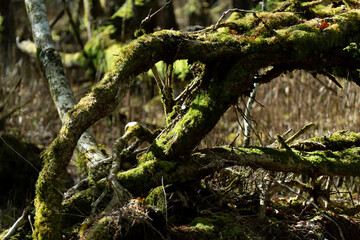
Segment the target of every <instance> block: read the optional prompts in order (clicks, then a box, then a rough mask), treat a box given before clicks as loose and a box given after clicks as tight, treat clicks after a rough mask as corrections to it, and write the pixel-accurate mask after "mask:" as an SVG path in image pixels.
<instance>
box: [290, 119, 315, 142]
mask: <svg viewBox="0 0 360 240" xmlns="http://www.w3.org/2000/svg"><path fill="white" fill-rule="evenodd" d="M314 125H315V123H309V124H307V125H305V126H304V127H302V128H301V129H300V130H299V131H297V132H296V133H295V134H294V135H292V136H291V137H289V138H288V139H287V140H286V141H285V143H286V144H290V143H292V142H293V141H294V140H295V139H297V138H298V137H299V136H300V135H302V134H304V133H305V132H306V131H307V130H308V129H310V128H311V127H312V126H314Z"/></svg>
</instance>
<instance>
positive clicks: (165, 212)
mask: <svg viewBox="0 0 360 240" xmlns="http://www.w3.org/2000/svg"><path fill="white" fill-rule="evenodd" d="M161 186H162V189H163V193H164V214H165V222H166V224H167V222H168V218H167V200H166V191H165V186H164V177H163V176H162V177H161Z"/></svg>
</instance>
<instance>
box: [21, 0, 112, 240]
mask: <svg viewBox="0 0 360 240" xmlns="http://www.w3.org/2000/svg"><path fill="white" fill-rule="evenodd" d="M25 4H26V9H27V12H28V16H29V19H30V23H31V27H32V32H33V38H34V42H35V44H36V47H37V54H38V56H39V61H40V63H41V66H42V70H43V72H44V75H45V77H46V79H47V81H48V83H49V88H50V92H51V96H52V98H53V101H54V103H55V106H56V108H57V110H58V113H59V116H60V119H61V121H62V122H64V119H65V118H66V113H67V112H68V110H69V109H71V108H73V107H74V106H75V104H76V99H75V96H74V94H73V92H72V90H71V88H70V86H69V84H68V82H67V80H66V78H65V75H64V70H63V66H62V63H61V58H60V55H59V53H58V52H57V51H56V50H55V46H54V42H53V40H52V37H51V32H50V27H49V23H48V21H47V15H46V8H45V4H44V2H43V1H42V0H25ZM77 146H78V150H79V152H86V153H87V156H88V160H89V161H88V164H89V165H91V164H93V163H95V162H96V161H99V160H102V159H104V158H105V157H106V156H105V155H104V154H103V153H102V152H101V151H100V150H99V149H98V147H97V143H96V141H95V139H94V137H93V136H92V135H91V133H90V131H88V130H87V131H86V132H85V133H84V134H83V135H82V136H81V138H80V140H79V142H78V145H77ZM90 150H91V151H90ZM59 153H60V152H59ZM71 154H72V153H70V154H68V155H69V156H68V157H69V159H70V157H71ZM64 155H66V153H64ZM49 165H52V163H51V161H49V162H46V161H45V166H44V169H43V170H42V171H41V173H40V177H39V180H38V182H37V187H36V199H35V207H36V210H37V211H36V218H35V232H34V235H33V236H34V238H39V239H42V238H44V239H59V238H60V227H59V223H58V222H59V218H60V216H59V215H58V212H59V211H60V204H61V199H62V191H63V189H62V187H63V186H62V182H63V180H62V177H63V174H64V171H65V167H61V171H60V172H59V175H56V176H54V175H53V173H55V172H58V171H52V170H50V169H51V166H49ZM45 212H47V214H44V213H45ZM50 212H52V213H53V214H49V213H50ZM49 215H53V216H51V218H52V220H50V221H48V220H49V219H47V217H46V216H49Z"/></svg>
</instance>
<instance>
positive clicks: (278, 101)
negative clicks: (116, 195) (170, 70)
mask: <svg viewBox="0 0 360 240" xmlns="http://www.w3.org/2000/svg"><path fill="white" fill-rule="evenodd" d="M64 2H65V1H62V0H47V1H46V5H47V9H48V18H49V22H52V21H53V20H54V19H55V18H56V17H57V16H58V15H59V13H60V11H61V10H62V9H63V8H64ZM84 2H85V1H84ZM84 2H83V1H80V0H75V1H68V2H67V5H68V7H69V9H71V11H72V15H73V17H74V19H77V20H78V21H79V22H78V24H79V29H80V33H81V35H80V37H81V39H82V41H83V42H86V40H87V39H88V34H87V31H86V26H85V23H84V19H83V17H84V5H83V4H84ZM105 2H106V8H105V9H103V11H102V12H101V13H96V14H95V15H94V16H97V17H96V18H95V19H94V20H93V21H94V22H93V23H94V25H95V26H97V25H100V24H101V23H102V21H104V20H106V19H107V18H109V17H110V16H111V15H112V14H113V13H114V11H115V10H116V9H118V8H119V7H120V6H121V5H122V4H123V2H124V1H116V0H106V1H105ZM158 2H159V5H160V6H162V5H163V4H164V3H165V1H160V0H159V1H158ZM236 2H240V1H226V0H224V1H205V0H201V1H191V0H190V1H183V0H173V7H174V14H175V19H176V25H174V26H171V27H170V28H175V29H176V28H178V29H182V30H185V29H187V28H189V27H190V26H198V25H199V26H209V25H211V24H215V23H216V21H217V20H218V19H219V17H220V16H221V14H222V13H223V12H224V11H225V10H226V9H229V8H232V7H234V6H235V7H241V6H237V5H236V4H239V3H236ZM277 4H278V1H268V7H269V10H271V9H272V8H275V7H276V6H277ZM251 5H253V6H244V7H250V8H251V7H253V8H256V9H258V10H260V9H261V5H260V3H259V4H255V3H252V4H251ZM0 15H1V16H0V23H1V25H0V33H1V38H0V40H1V46H0V51H1V52H0V54H1V55H0V57H1V59H0V136H3V137H2V139H1V140H0V151H2V153H4V154H3V155H2V156H0V182H1V184H0V192H1V200H0V204H1V205H0V230H2V229H6V228H8V227H10V226H11V225H12V224H13V223H14V222H15V220H16V219H17V218H18V217H19V216H20V215H21V212H22V208H23V207H24V206H25V205H26V204H27V203H28V202H29V201H31V200H32V197H33V195H32V191H33V188H31V187H29V186H27V187H29V188H28V190H26V191H25V192H24V190H23V189H22V188H21V187H23V186H22V184H23V183H22V182H24V181H26V179H30V178H31V176H32V175H34V174H35V175H36V171H35V172H34V170H33V169H32V168H31V167H29V166H28V164H27V163H26V161H25V160H24V159H23V158H25V159H28V158H31V155H32V153H30V151H29V149H32V148H33V149H34V151H33V152H35V153H34V154H36V152H37V151H40V150H42V149H44V147H46V146H48V145H49V144H50V142H51V141H52V140H53V139H54V138H55V137H56V135H57V134H58V131H59V129H60V127H61V122H60V120H59V117H58V114H57V111H56V108H55V106H54V104H53V102H52V100H51V96H50V93H49V89H48V86H47V83H46V81H45V80H44V77H43V74H42V71H41V68H40V66H39V64H38V62H37V61H36V59H35V58H34V57H33V56H31V55H29V54H26V53H23V52H22V51H20V50H19V48H18V47H17V45H16V42H18V43H19V42H21V41H23V40H27V39H31V38H32V37H31V32H30V27H29V22H28V18H27V15H26V10H25V6H24V2H23V1H21V0H11V1H10V0H2V1H1V3H0ZM52 35H53V39H54V40H55V43H56V47H57V48H58V49H57V50H59V51H61V52H68V53H70V52H78V51H79V50H80V49H81V46H79V44H78V43H77V41H76V39H75V34H74V32H73V30H72V28H71V26H70V24H69V18H68V16H67V15H66V14H64V15H63V16H62V17H61V18H60V19H59V20H58V21H57V22H56V23H55V24H54V25H53V26H52ZM127 41H129V40H128V39H124V42H127ZM187 71H188V73H187V74H191V72H190V70H187ZM65 74H66V77H67V79H68V81H69V82H70V85H71V87H72V90H73V92H74V93H75V96H76V98H77V100H79V99H80V98H81V97H83V96H84V95H85V93H86V92H88V91H89V90H90V89H91V86H93V84H95V83H96V82H97V81H99V80H100V79H101V76H102V74H103V73H102V72H100V71H98V72H95V73H89V71H87V70H86V69H83V68H80V67H70V68H65ZM188 80H189V78H187V76H186V74H184V76H179V79H178V80H177V82H176V85H177V86H178V88H179V89H180V88H181V87H183V86H184V85H185V84H186V83H187V81H188ZM338 81H339V83H340V84H341V86H342V89H340V88H339V87H337V86H336V85H335V84H334V83H333V82H332V81H329V80H328V79H327V78H326V77H323V76H314V75H312V74H310V73H308V72H305V71H294V72H291V73H288V74H284V75H281V76H280V77H278V78H277V79H275V80H273V81H271V82H270V83H268V84H263V85H261V86H260V87H259V89H258V93H257V95H256V101H255V102H254V103H253V105H254V106H253V110H252V113H251V116H252V119H251V122H252V126H253V128H254V130H255V134H256V135H257V137H255V136H253V137H252V139H251V145H259V146H266V145H268V144H271V143H273V142H274V141H275V140H276V135H277V134H284V133H285V132H287V131H288V130H289V129H293V130H294V131H297V130H298V129H300V128H302V127H303V126H305V125H307V124H309V123H315V126H314V127H313V128H311V130H309V131H307V132H306V133H305V134H304V135H303V136H302V138H307V137H311V136H324V135H325V136H326V135H329V134H330V133H332V132H335V131H338V130H348V131H351V132H360V108H359V106H360V88H359V87H358V86H357V85H356V84H355V83H353V82H349V81H346V80H345V79H338ZM176 91H179V90H177V89H176V88H175V92H176ZM246 102H247V99H246V98H244V99H239V102H238V104H237V105H234V106H233V107H231V108H230V109H229V111H228V112H227V113H226V114H225V115H224V116H223V117H222V118H221V120H220V122H219V123H218V124H217V126H216V127H215V128H214V129H213V130H212V132H211V133H210V134H208V135H207V137H206V138H205V139H204V140H203V141H202V142H201V144H200V146H199V148H205V147H209V146H214V145H228V144H233V146H241V145H242V144H243V135H244V134H243V113H244V111H245V105H246ZM131 121H139V122H141V123H142V124H144V125H146V126H147V127H149V128H150V129H157V128H158V127H160V126H161V125H162V124H164V121H165V120H164V115H163V109H162V105H161V101H160V97H159V91H158V89H157V86H156V84H155V81H154V80H153V76H152V74H150V73H149V74H144V75H142V76H140V77H139V78H138V80H137V82H136V84H134V85H133V86H132V87H131V90H130V92H129V93H128V94H127V96H126V97H125V99H124V100H123V101H122V103H121V104H120V105H119V106H118V107H117V109H116V110H115V111H114V112H113V113H112V114H111V115H110V116H108V117H106V118H104V119H102V120H101V121H99V122H98V123H96V124H95V125H94V126H93V127H91V131H92V133H93V134H94V136H95V138H96V139H97V141H98V143H101V144H103V145H104V147H105V148H106V149H107V150H108V151H110V148H111V146H112V144H113V143H114V141H115V140H116V139H117V138H118V137H119V136H121V135H122V134H123V133H124V132H123V131H124V126H125V125H126V124H127V123H128V122H131ZM17 140H21V141H23V142H26V143H27V144H23V143H19V142H18V141H17ZM30 143H31V144H33V145H35V146H36V147H35V146H33V145H30ZM9 145H10V146H11V148H9ZM5 148H6V149H7V150H5ZM36 148H38V149H36ZM9 149H10V150H9ZM11 151H12V152H13V153H14V152H15V151H16V153H15V154H11V153H8V152H11ZM19 155H21V157H20V156H19ZM9 158H17V159H18V160H17V162H16V163H12V164H16V166H14V165H11V168H10V167H4V166H5V165H6V164H7V161H8V160H9ZM14 167H15V169H17V170H18V171H19V172H18V173H17V172H16V171H14V170H9V169H14ZM68 173H69V176H68V180H67V181H68V182H69V186H70V185H71V184H72V183H74V182H77V181H79V180H80V179H81V178H82V176H81V174H79V173H78V172H77V170H76V168H75V167H74V166H73V165H71V164H70V165H69V167H68ZM249 178H256V176H250V177H249ZM9 179H10V180H11V181H10V182H12V183H13V184H6V183H7V182H9ZM29 182H31V183H33V180H30V181H29ZM345 182H346V184H345V190H346V191H345V192H344V193H343V194H339V197H341V198H343V199H344V201H349V202H351V201H352V202H353V203H354V202H358V201H359V198H360V196H359V195H358V194H357V193H358V190H359V186H360V185H359V183H358V178H351V179H350V178H349V179H346V181H345ZM19 186H20V187H19ZM17 189H22V190H17ZM19 191H21V192H22V193H23V194H21V193H19ZM4 193H5V194H4Z"/></svg>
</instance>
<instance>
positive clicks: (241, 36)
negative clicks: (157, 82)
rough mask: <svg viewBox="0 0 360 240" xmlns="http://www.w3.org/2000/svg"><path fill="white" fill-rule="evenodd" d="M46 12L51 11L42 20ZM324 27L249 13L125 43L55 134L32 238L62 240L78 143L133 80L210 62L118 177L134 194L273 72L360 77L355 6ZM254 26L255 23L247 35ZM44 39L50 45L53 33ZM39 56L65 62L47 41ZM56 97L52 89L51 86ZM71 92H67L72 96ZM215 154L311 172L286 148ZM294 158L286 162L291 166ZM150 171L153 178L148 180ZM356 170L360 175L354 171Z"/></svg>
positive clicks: (184, 155) (359, 17) (182, 159)
mask: <svg viewBox="0 0 360 240" xmlns="http://www.w3.org/2000/svg"><path fill="white" fill-rule="evenodd" d="M26 2H27V3H28V5H29V6H28V8H29V9H28V11H29V12H34V13H39V12H43V13H45V12H44V8H43V7H42V8H41V10H37V9H35V7H39V6H38V5H32V4H31V1H26ZM33 2H35V1H33ZM41 6H42V5H41ZM29 16H30V19H31V21H32V22H33V23H38V21H39V17H40V15H37V16H36V17H35V16H34V17H31V14H29ZM43 16H45V15H41V17H43ZM259 19H260V20H259ZM244 21H245V22H244ZM318 21H319V20H317V19H314V20H313V22H305V21H304V20H302V19H301V18H300V17H299V16H297V15H296V14H294V13H285V12H284V13H257V14H256V15H249V16H246V17H245V20H244V19H243V18H240V19H239V20H235V21H232V22H227V23H224V24H221V23H220V24H219V25H217V26H218V29H215V27H211V28H208V29H207V30H206V31H204V32H200V33H186V32H177V31H161V32H156V33H154V34H150V35H145V36H143V37H140V38H138V39H136V40H134V41H133V42H131V43H130V44H128V45H126V46H125V47H123V48H122V49H121V51H120V52H119V53H118V56H117V58H116V60H115V63H114V64H113V66H112V69H111V70H110V71H108V72H107V73H106V75H105V76H104V78H103V79H102V80H101V81H100V82H99V83H98V84H97V85H96V86H95V87H94V88H93V89H92V91H91V92H90V93H89V94H87V96H85V97H84V98H82V99H81V100H80V102H79V103H78V104H77V105H75V106H74V107H73V108H72V109H71V110H69V111H68V112H67V114H66V116H65V117H63V125H62V128H61V130H60V132H59V134H58V136H57V138H56V139H55V140H54V141H53V142H52V143H51V145H50V146H49V147H48V148H47V149H46V150H45V152H44V153H43V155H42V156H43V159H44V162H45V166H44V169H43V170H42V172H41V174H40V177H39V180H38V183H37V190H36V194H37V197H36V201H35V206H36V210H37V211H36V222H35V227H36V230H35V232H34V237H35V238H44V239H60V238H61V235H60V232H61V228H60V225H59V224H58V222H59V215H60V214H59V213H60V211H61V200H62V196H61V195H60V194H59V192H58V191H60V192H62V186H63V178H62V176H63V174H64V172H65V168H66V166H67V164H68V162H69V160H70V158H71V155H72V153H73V151H74V149H75V146H76V143H77V141H78V139H79V138H80V136H81V135H82V134H83V132H84V131H86V129H88V128H89V127H90V126H91V125H93V124H94V123H95V122H96V121H98V120H99V119H101V118H102V117H105V116H106V115H108V114H110V113H111V112H112V111H113V110H114V109H115V107H116V106H117V105H118V103H119V102H120V101H121V99H122V98H123V97H124V96H125V94H126V92H127V91H128V89H129V86H130V84H131V83H132V80H133V79H134V77H135V76H137V75H139V74H140V73H142V72H145V71H147V70H148V69H150V68H151V67H152V66H153V65H154V64H155V63H156V62H158V61H160V60H163V61H165V62H167V63H172V62H174V61H175V60H177V59H188V61H189V62H195V61H200V62H202V63H204V64H205V66H206V67H205V72H204V75H203V77H202V80H201V83H200V85H199V87H198V89H197V91H195V92H194V93H192V94H190V96H191V97H190V99H189V102H184V103H182V104H183V106H178V108H174V110H173V111H174V112H173V116H174V118H173V119H174V120H173V122H170V123H169V124H168V125H167V126H166V128H165V129H164V130H163V131H162V133H161V134H160V135H159V136H158V137H157V139H156V140H155V141H154V142H153V144H152V145H151V147H150V148H149V150H148V152H147V154H144V155H143V157H142V158H141V159H140V164H139V167H138V168H135V169H131V170H129V171H127V172H123V173H119V174H118V177H119V180H120V181H121V182H122V183H123V184H124V185H125V186H127V187H129V188H130V189H129V190H130V191H131V192H137V191H138V190H140V189H141V188H143V187H140V185H138V184H137V182H135V181H133V180H135V178H136V177H137V176H138V177H139V178H141V182H142V183H144V182H145V183H148V182H149V183H150V182H151V181H148V179H151V176H152V175H151V174H153V177H156V176H157V177H159V176H160V175H159V174H161V171H159V172H158V171H157V169H158V168H160V170H161V169H162V168H163V169H171V170H173V171H174V170H176V169H178V168H179V169H181V166H182V164H185V165H186V163H187V159H188V158H189V156H190V155H191V153H192V151H193V149H195V148H196V147H197V145H198V143H199V141H200V140H201V139H202V138H203V137H204V136H205V135H206V134H207V133H208V132H209V131H210V130H211V129H212V128H213V127H214V125H215V124H216V123H217V121H218V120H219V118H220V117H221V116H222V114H223V113H224V112H225V111H226V110H227V109H228V108H229V107H230V106H231V104H234V103H235V102H236V101H237V98H238V97H240V96H244V95H246V94H248V93H249V92H250V91H251V88H252V86H253V83H254V82H260V83H264V82H267V81H270V80H271V79H272V77H273V76H276V75H279V74H280V73H282V72H286V71H289V70H293V69H296V68H300V69H307V70H312V71H316V70H326V71H331V72H332V73H333V74H335V75H339V76H342V74H343V71H338V69H339V68H342V70H344V69H345V70H346V71H345V72H354V70H355V71H356V69H357V68H358V66H359V63H360V61H359V59H357V58H356V57H355V58H354V57H353V55H352V54H351V49H350V50H349V51H350V53H349V52H346V51H344V50H343V49H344V48H346V47H347V46H348V45H349V40H348V39H350V38H351V39H355V40H358V39H360V29H359V26H360V12H359V10H349V11H347V12H345V13H342V14H339V15H337V16H336V17H335V16H334V17H331V22H330V23H328V24H329V25H326V27H322V28H321V25H318V23H321V22H318ZM329 21H330V20H329ZM245 23H246V24H245ZM249 26H252V27H251V28H250V29H249ZM323 26H324V25H323ZM39 27H43V25H40V26H39ZM219 28H221V31H220V29H219ZM36 30H37V29H36V28H35V31H33V32H34V34H35V35H36V33H37V32H38V31H36ZM46 31H47V29H46ZM40 32H42V31H40ZM249 33H250V34H249ZM43 37H44V38H45V39H48V40H51V38H50V36H49V35H44V36H43ZM38 53H39V55H40V56H41V57H42V56H43V55H44V57H46V56H49V57H48V58H49V59H50V60H51V62H55V63H56V62H59V61H58V56H57V55H56V53H55V51H54V50H53V46H52V45H51V44H50V45H49V44H48V43H46V44H45V46H42V45H39V47H38ZM47 54H48V55H47ZM43 66H44V70H46V71H49V75H50V76H52V75H51V74H54V72H56V71H57V72H60V71H61V70H60V69H59V68H58V67H56V68H55V69H53V68H52V66H50V65H48V64H46V62H44V63H43ZM269 66H270V67H272V68H271V70H269V71H268V72H267V73H265V74H264V75H263V76H260V77H258V78H256V79H255V78H254V75H255V74H257V73H258V71H259V70H260V69H262V68H265V67H269ZM351 76H352V77H353V78H354V80H355V81H359V78H358V75H356V74H353V75H351ZM356 77H357V78H356ZM358 83H359V82H358ZM62 84H63V83H62ZM54 91H56V89H53V90H52V92H54ZM68 94H70V93H68ZM68 94H65V96H66V97H70V96H68ZM69 108H71V106H69V105H66V104H65V105H63V106H59V109H60V111H64V113H65V112H66V111H65V110H64V109H66V110H68V109H69ZM355 150H356V149H355ZM214 151H215V152H217V154H218V155H219V156H220V158H221V159H223V157H224V158H225V157H227V158H230V160H231V161H236V162H239V163H241V162H243V163H244V164H250V165H251V160H250V158H248V157H241V156H242V154H241V153H242V152H245V153H247V154H250V156H252V157H255V162H256V164H263V165H264V167H265V168H271V169H272V167H273V166H275V164H276V165H278V164H279V166H280V167H279V168H275V167H274V168H275V169H277V170H280V169H284V171H288V170H289V171H297V170H298V169H305V168H308V166H310V165H308V163H306V161H305V160H304V159H302V160H301V159H299V158H298V157H295V156H294V157H292V156H293V155H292V154H293V152H292V151H291V152H289V150H288V149H287V150H285V153H284V151H280V152H276V153H274V155H272V153H271V152H270V151H269V152H266V151H265V150H264V149H262V150H261V149H257V150H256V151H255V152H253V153H248V152H247V150H245V149H239V150H238V152H237V154H235V156H237V157H233V155H232V154H233V153H232V152H231V151H230V150H228V149H223V150H219V151H218V150H214ZM257 151H262V152H263V153H265V155H264V154H260V155H258V154H259V153H258V152H257ZM286 151H288V152H286ZM206 154H208V155H207V156H208V157H209V158H210V155H209V153H207V152H205V156H206ZM295 155H296V154H295ZM238 156H240V157H238ZM279 156H280V157H279ZM344 156H345V155H341V156H340V157H344ZM288 157H290V163H288V162H287V161H286V160H285V158H288ZM257 158H258V160H257ZM218 159H219V158H215V160H216V161H215V163H217V162H219V161H218ZM320 159H321V156H320ZM338 159H340V158H338ZM300 160H301V161H300ZM304 161H305V162H304ZM336 161H338V160H336ZM220 163H221V161H220ZM256 164H255V165H256ZM289 164H290V166H289ZM337 164H340V163H337ZM341 164H343V163H341ZM345 164H346V163H345ZM191 166H192V168H196V166H193V165H191ZM140 168H141V169H140ZM316 169H318V170H317V171H320V173H321V171H323V173H326V174H332V173H333V172H334V171H332V170H331V167H330V166H329V167H327V168H325V170H321V168H320V167H319V166H317V168H316ZM345 169H346V168H345ZM140 170H141V171H140ZM212 170H213V169H212ZM187 172H190V171H188V170H187V171H185V170H184V172H182V171H181V170H179V171H177V170H176V172H175V173H173V175H175V176H177V177H179V179H181V178H180V177H181V175H185V177H183V179H184V178H185V179H186V178H188V177H187V176H186V174H184V173H187ZM195 172H196V170H195ZM350 172H351V171H349V170H344V171H343V172H342V174H345V175H346V174H350ZM147 173H149V174H150V177H147V176H146V174H147ZM154 173H156V174H154ZM165 173H168V172H167V171H165ZM354 173H355V174H358V172H356V171H355V172H354ZM144 174H145V176H146V177H144ZM168 176H171V174H169V175H168ZM157 181H158V180H157ZM133 188H136V189H133Z"/></svg>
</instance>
